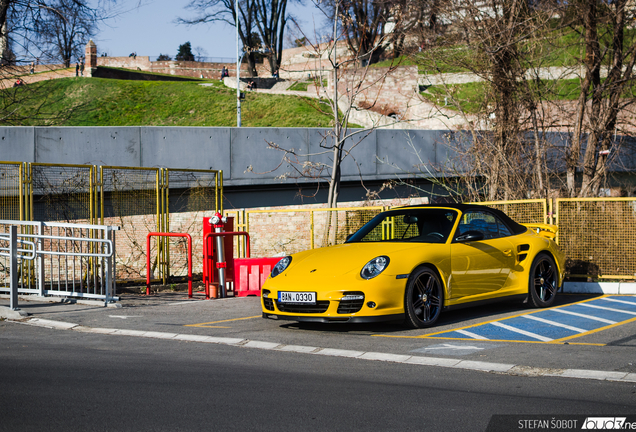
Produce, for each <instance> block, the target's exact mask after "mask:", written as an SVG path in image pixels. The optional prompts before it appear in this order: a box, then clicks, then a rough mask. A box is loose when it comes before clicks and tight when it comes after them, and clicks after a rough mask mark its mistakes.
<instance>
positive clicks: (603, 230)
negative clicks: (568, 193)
mask: <svg viewBox="0 0 636 432" xmlns="http://www.w3.org/2000/svg"><path fill="white" fill-rule="evenodd" d="M556 216H557V224H558V226H559V232H558V243H559V246H560V247H561V250H562V251H563V252H564V253H565V256H566V257H567V263H566V271H567V273H568V274H569V275H570V276H573V277H577V276H578V277H583V278H599V277H602V278H605V279H636V198H598V199H597V198H588V199H582V198H578V199H576V198H573V199H557V200H556Z"/></svg>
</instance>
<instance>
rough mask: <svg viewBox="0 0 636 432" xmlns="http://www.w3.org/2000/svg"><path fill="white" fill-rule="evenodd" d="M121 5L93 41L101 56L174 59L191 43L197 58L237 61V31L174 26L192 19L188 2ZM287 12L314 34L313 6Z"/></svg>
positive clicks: (295, 7) (219, 26)
mask: <svg viewBox="0 0 636 432" xmlns="http://www.w3.org/2000/svg"><path fill="white" fill-rule="evenodd" d="M122 3H123V6H124V7H128V9H127V11H124V12H122V13H120V15H119V16H117V17H116V18H113V19H111V20H109V21H107V22H106V23H104V24H102V25H101V26H100V29H99V31H98V32H97V34H96V35H95V36H94V37H93V41H94V42H95V44H96V45H97V52H98V55H102V53H107V54H108V55H109V56H128V55H129V54H130V53H132V52H136V53H137V55H139V56H150V57H156V56H158V55H159V54H168V55H169V56H170V57H172V58H174V56H175V55H176V54H177V51H178V48H179V45H181V44H183V43H185V42H190V44H191V46H192V52H193V53H194V54H195V55H201V56H204V57H216V58H227V59H232V58H233V59H235V58H236V30H235V28H234V27H232V26H229V25H227V24H224V23H214V24H198V25H196V26H185V25H178V24H176V23H175V22H174V21H175V19H176V18H177V17H190V16H192V12H191V11H188V10H186V9H184V6H185V5H186V4H188V1H187V0H184V1H179V0H143V5H142V6H140V7H134V6H136V5H137V1H134V2H133V1H130V0H128V1H126V2H121V3H119V4H120V5H122ZM290 3H291V2H290ZM306 3H307V4H310V2H306ZM288 11H289V12H290V13H291V14H293V15H294V16H296V17H297V18H298V19H299V21H300V24H301V25H302V26H303V27H304V28H308V29H309V31H310V32H311V33H313V27H314V25H313V18H312V15H314V14H315V17H316V19H317V20H319V19H320V13H319V12H314V11H315V9H314V8H313V6H300V5H297V4H290V5H289V6H288ZM286 32H287V29H286ZM151 60H154V58H151Z"/></svg>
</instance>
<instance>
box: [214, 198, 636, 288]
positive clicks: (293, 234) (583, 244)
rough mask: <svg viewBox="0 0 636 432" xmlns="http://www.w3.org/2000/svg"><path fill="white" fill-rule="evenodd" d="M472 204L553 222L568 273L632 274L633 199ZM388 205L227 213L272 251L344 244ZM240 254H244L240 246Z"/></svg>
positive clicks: (635, 247) (635, 239) (264, 250)
mask: <svg viewBox="0 0 636 432" xmlns="http://www.w3.org/2000/svg"><path fill="white" fill-rule="evenodd" d="M474 204H481V205H486V206H489V207H493V208H497V209H499V210H502V211H503V212H505V213H506V214H507V215H509V216H510V217H511V218H512V219H514V220H516V221H517V222H519V223H549V224H554V225H557V226H558V228H559V233H558V236H557V243H558V244H559V246H560V248H561V250H562V251H563V252H564V253H565V256H566V259H567V260H566V272H567V274H568V275H569V276H571V277H585V278H593V279H636V198H598V199H597V198H594V199H591V198H590V199H588V198H572V199H569V198H568V199H565V198H559V199H554V200H551V199H533V200H519V201H493V202H480V203H474ZM386 209H387V208H385V207H353V208H346V209H345V208H342V209H341V208H339V209H337V210H336V209H285V210H232V211H228V212H226V213H227V214H228V215H231V216H234V218H235V221H236V222H235V224H236V225H237V229H239V230H246V231H248V232H249V233H250V236H251V238H252V254H253V255H254V256H272V255H281V254H291V253H295V252H299V251H302V250H306V249H313V248H317V247H323V246H325V245H329V244H334V243H336V244H337V243H342V242H343V241H344V240H345V239H346V236H347V235H348V234H350V233H352V232H355V230H356V229H358V228H359V227H361V226H362V225H364V223H366V222H368V221H369V220H370V219H371V218H372V217H373V216H375V214H377V213H379V212H380V211H383V210H386ZM330 214H331V215H332V216H331V217H332V219H331V221H329V219H328V218H329V216H328V215H330ZM335 214H337V217H335V216H333V215H335ZM327 227H329V228H327ZM335 227H337V229H334V228H335ZM235 253H236V252H235ZM238 254H239V255H237V256H244V255H243V253H242V252H241V251H240V250H239V251H238Z"/></svg>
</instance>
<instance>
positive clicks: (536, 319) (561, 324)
mask: <svg viewBox="0 0 636 432" xmlns="http://www.w3.org/2000/svg"><path fill="white" fill-rule="evenodd" d="M522 316H523V317H524V318H528V319H531V320H535V321H539V322H542V323H546V324H550V325H553V326H556V327H561V328H564V329H568V330H572V331H575V332H577V333H585V332H586V331H587V330H584V329H580V328H578V327H572V326H569V325H567V324H563V323H560V322H556V321H551V320H547V319H544V318H539V317H536V316H533V315H522Z"/></svg>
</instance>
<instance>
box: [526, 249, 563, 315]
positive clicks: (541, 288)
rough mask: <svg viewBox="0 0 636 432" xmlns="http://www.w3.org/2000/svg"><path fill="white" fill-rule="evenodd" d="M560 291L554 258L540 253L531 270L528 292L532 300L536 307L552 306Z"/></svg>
mask: <svg viewBox="0 0 636 432" xmlns="http://www.w3.org/2000/svg"><path fill="white" fill-rule="evenodd" d="M557 289H558V274H557V268H556V265H555V264H554V260H553V259H552V257H551V256H550V255H548V254H546V253H540V254H539V255H537V256H536V258H535V259H534V262H533V263H532V267H531V268H530V280H529V282H528V290H529V291H530V292H529V296H530V300H531V301H532V304H533V305H534V306H535V307H540V308H543V307H548V306H552V304H553V303H554V299H555V298H556V293H557Z"/></svg>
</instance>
